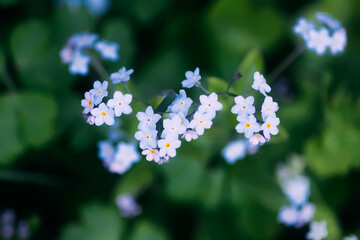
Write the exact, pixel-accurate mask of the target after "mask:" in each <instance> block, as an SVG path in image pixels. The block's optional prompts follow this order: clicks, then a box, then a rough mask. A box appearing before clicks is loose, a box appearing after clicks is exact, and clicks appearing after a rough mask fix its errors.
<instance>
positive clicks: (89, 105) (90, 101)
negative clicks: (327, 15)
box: [81, 92, 94, 114]
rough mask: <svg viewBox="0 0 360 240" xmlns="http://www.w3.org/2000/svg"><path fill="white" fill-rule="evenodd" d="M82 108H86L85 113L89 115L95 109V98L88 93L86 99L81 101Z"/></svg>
mask: <svg viewBox="0 0 360 240" xmlns="http://www.w3.org/2000/svg"><path fill="white" fill-rule="evenodd" d="M81 106H83V107H84V110H83V113H84V114H87V113H89V112H90V111H91V110H92V109H93V108H94V96H93V95H92V94H91V93H89V92H86V93H85V99H83V100H81Z"/></svg>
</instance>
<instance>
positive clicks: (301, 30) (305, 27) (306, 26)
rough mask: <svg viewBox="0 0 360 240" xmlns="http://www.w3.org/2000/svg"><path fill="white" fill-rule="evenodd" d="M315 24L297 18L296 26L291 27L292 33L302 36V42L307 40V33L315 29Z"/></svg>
mask: <svg viewBox="0 0 360 240" xmlns="http://www.w3.org/2000/svg"><path fill="white" fill-rule="evenodd" d="M315 27H316V26H315V23H314V22H311V21H308V20H306V19H305V18H299V19H298V21H297V23H296V25H295V26H294V27H293V31H294V33H296V34H298V35H300V36H302V37H303V38H304V40H307V39H309V32H310V31H311V30H313V29H315Z"/></svg>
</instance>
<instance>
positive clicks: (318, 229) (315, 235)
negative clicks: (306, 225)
mask: <svg viewBox="0 0 360 240" xmlns="http://www.w3.org/2000/svg"><path fill="white" fill-rule="evenodd" d="M327 235H328V230H327V228H326V221H321V222H312V223H311V225H310V231H309V232H308V233H307V235H306V238H307V239H309V240H321V239H324V238H326V237H327Z"/></svg>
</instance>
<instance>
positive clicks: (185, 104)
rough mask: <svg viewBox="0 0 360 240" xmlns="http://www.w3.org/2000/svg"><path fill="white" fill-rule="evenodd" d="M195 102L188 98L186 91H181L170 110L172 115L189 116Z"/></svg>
mask: <svg viewBox="0 0 360 240" xmlns="http://www.w3.org/2000/svg"><path fill="white" fill-rule="evenodd" d="M192 103H193V100H191V98H189V97H187V96H186V92H185V90H182V89H181V90H180V91H179V94H177V96H176V98H175V100H174V102H173V104H171V105H170V106H169V107H168V108H169V110H170V111H171V112H172V113H180V112H182V113H184V115H186V114H187V112H188V110H189V108H190V106H191V104H192Z"/></svg>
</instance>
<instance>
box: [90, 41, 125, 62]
mask: <svg viewBox="0 0 360 240" xmlns="http://www.w3.org/2000/svg"><path fill="white" fill-rule="evenodd" d="M95 49H96V50H97V51H98V52H99V53H100V54H101V56H102V58H103V59H106V60H110V61H116V60H118V59H119V55H118V49H119V45H118V44H117V43H115V42H112V43H109V42H107V41H104V40H102V41H98V42H96V44H95Z"/></svg>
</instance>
